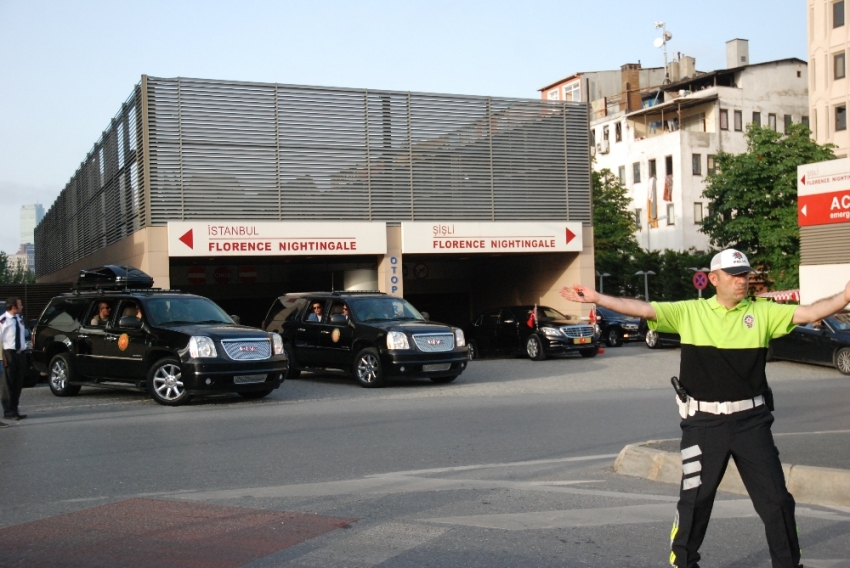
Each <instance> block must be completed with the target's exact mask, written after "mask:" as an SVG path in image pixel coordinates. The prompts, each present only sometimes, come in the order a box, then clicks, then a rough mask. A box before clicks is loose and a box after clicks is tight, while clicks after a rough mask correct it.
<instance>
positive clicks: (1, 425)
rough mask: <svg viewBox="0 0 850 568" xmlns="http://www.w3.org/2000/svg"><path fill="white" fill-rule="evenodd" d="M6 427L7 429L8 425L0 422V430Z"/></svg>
mask: <svg viewBox="0 0 850 568" xmlns="http://www.w3.org/2000/svg"><path fill="white" fill-rule="evenodd" d="M8 427H9V425H8V424H6V423H5V422H0V428H8Z"/></svg>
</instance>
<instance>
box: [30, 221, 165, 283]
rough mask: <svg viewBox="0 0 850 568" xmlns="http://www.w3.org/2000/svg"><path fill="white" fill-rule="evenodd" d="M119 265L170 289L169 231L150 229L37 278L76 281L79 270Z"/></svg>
mask: <svg viewBox="0 0 850 568" xmlns="http://www.w3.org/2000/svg"><path fill="white" fill-rule="evenodd" d="M105 264H118V265H126V264H129V265H130V266H134V267H136V268H138V269H140V270H141V271H142V272H145V273H147V274H149V275H150V276H152V277H153V281H154V286H156V287H157V288H165V289H168V288H170V287H171V279H170V276H169V267H168V229H167V228H166V227H147V228H145V229H142V230H140V231H136V232H135V233H133V234H132V235H130V236H129V237H125V238H124V239H121V240H120V241H118V242H117V243H114V244H111V245H109V246H108V247H105V248H102V249H100V250H98V251H96V252H95V253H93V254H90V255H89V256H87V257H85V258H83V259H82V260H78V261H77V262H75V263H74V264H71V265H70V266H66V267H65V268H63V269H62V270H59V271H57V272H54V273H52V274H48V275H47V276H43V277H41V278H39V279H38V282H39V283H55V282H76V281H77V276H78V275H79V273H80V270H83V269H86V268H93V267H96V266H103V265H105Z"/></svg>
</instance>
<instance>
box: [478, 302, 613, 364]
mask: <svg viewBox="0 0 850 568" xmlns="http://www.w3.org/2000/svg"><path fill="white" fill-rule="evenodd" d="M536 310H537V311H536V313H537V317H536V318H535V317H534V313H535V306H512V307H505V308H496V309H492V310H488V311H486V312H484V313H482V314H481V315H479V316H478V317H477V318H475V320H473V322H472V323H471V324H470V326H469V333H468V335H469V353H470V357H471V358H473V359H474V358H476V357H481V356H484V355H489V354H502V355H523V354H524V355H527V356H528V357H529V358H530V359H532V360H533V361H542V360H543V359H545V358H546V356H547V355H548V354H552V353H569V352H571V351H578V352H579V353H581V355H582V357H595V356H596V354H597V353H598V352H599V337H600V335H599V327H598V326H596V325H593V324H589V323H583V322H581V321H579V320H578V318H574V317H572V316H566V315H564V314H562V313H560V312H559V311H557V310H555V309H552V308H548V307H546V306H539V307H537V308H536Z"/></svg>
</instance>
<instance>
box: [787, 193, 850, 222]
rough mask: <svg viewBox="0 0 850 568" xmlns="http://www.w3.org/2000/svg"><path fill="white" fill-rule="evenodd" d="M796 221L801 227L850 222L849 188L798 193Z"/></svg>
mask: <svg viewBox="0 0 850 568" xmlns="http://www.w3.org/2000/svg"><path fill="white" fill-rule="evenodd" d="M797 222H798V223H799V225H800V226H801V227H806V226H811V225H831V224H833V223H850V190H844V191H832V192H829V193H815V194H813V195H799V196H798V197H797Z"/></svg>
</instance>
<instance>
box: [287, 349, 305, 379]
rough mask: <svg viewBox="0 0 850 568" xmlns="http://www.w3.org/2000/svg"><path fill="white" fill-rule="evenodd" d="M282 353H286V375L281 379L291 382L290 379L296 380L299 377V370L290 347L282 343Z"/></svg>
mask: <svg viewBox="0 0 850 568" xmlns="http://www.w3.org/2000/svg"><path fill="white" fill-rule="evenodd" d="M283 352H284V353H286V375H285V376H284V377H283V380H285V381H291V380H292V379H297V378H298V377H300V376H301V369H298V368H297V361H296V360H295V353H294V350H293V349H292V345H290V344H289V343H284V344H283Z"/></svg>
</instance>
